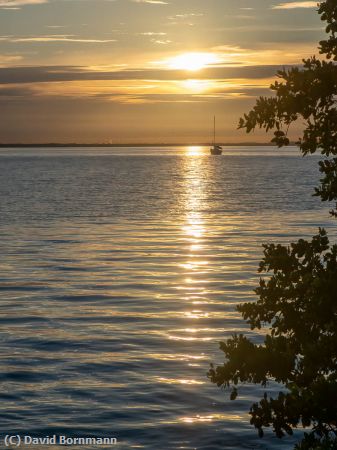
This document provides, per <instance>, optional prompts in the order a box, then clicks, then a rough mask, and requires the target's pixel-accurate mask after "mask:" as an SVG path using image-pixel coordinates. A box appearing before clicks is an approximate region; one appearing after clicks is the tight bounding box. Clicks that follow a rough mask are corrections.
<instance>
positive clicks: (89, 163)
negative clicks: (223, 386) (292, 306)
mask: <svg viewBox="0 0 337 450" xmlns="http://www.w3.org/2000/svg"><path fill="white" fill-rule="evenodd" d="M317 162H318V157H316V156H312V157H308V158H302V157H301V156H299V153H298V151H297V150H296V149H295V148H289V149H286V150H275V149H274V148H269V147H262V148H258V147H233V148H230V147H228V148H225V152H224V155H223V156H221V157H211V156H209V155H208V149H207V148H199V147H181V148H114V149H108V148H97V149H96V148H92V149H88V148H85V149H82V148H76V149H1V150H0V233H1V240H0V323H1V329H0V330H1V341H0V358H1V367H0V436H1V437H3V436H4V435H6V434H20V435H22V436H23V435H32V436H39V437H44V436H48V435H49V436H51V435H53V434H64V435H67V436H70V437H92V436H95V437H116V438H117V439H118V445H117V446H115V447H114V448H118V449H132V448H144V449H158V450H169V449H200V450H201V449H202V450H206V449H207V450H217V449H219V450H220V449H225V450H228V449H260V450H266V449H271V450H274V449H289V448H292V442H293V441H292V440H291V439H289V438H287V439H284V440H279V439H277V438H276V437H274V436H273V434H272V433H267V436H266V437H265V438H264V439H259V438H258V437H257V434H256V431H255V430H254V429H253V428H252V427H251V426H250V425H249V415H248V410H249V406H250V404H251V403H252V402H253V401H254V400H258V399H259V398H260V396H261V395H262V393H263V390H262V389H261V388H259V387H258V386H253V385H247V386H244V387H242V388H241V389H240V395H239V398H238V399H237V400H236V401H235V402H232V401H230V400H229V394H228V392H226V391H224V390H220V389H218V388H217V387H216V386H215V385H213V384H211V383H210V382H209V380H208V379H207V377H206V373H207V370H208V368H209V364H210V362H214V363H221V362H222V361H223V358H222V353H221V352H220V350H219V348H218V347H219V346H218V343H219V341H221V340H223V339H226V338H228V337H230V336H231V335H232V334H233V333H238V332H243V333H246V334H249V335H250V336H251V337H252V338H253V339H255V340H260V339H261V335H259V334H257V333H255V332H252V331H250V329H249V328H248V326H247V325H246V324H245V322H244V321H243V320H242V318H241V316H240V315H239V314H238V313H237V311H236V305H237V304H238V303H242V302H246V301H251V300H254V299H255V298H256V297H255V294H254V292H253V289H254V287H256V286H257V283H258V278H259V277H258V275H257V267H258V263H259V261H260V259H261V255H262V247H261V246H262V244H263V243H266V242H270V241H273V242H282V243H286V242H290V241H292V240H295V239H297V238H298V237H302V236H303V235H304V236H310V235H312V234H314V233H315V232H316V231H317V228H318V226H325V227H327V228H329V230H330V234H331V236H332V237H336V233H335V227H334V222H333V220H331V219H330V218H329V214H328V205H322V203H321V202H320V200H319V199H318V198H316V197H312V192H313V189H314V186H315V185H316V184H317V182H318V179H319V172H318V167H317ZM279 389H280V388H279V386H276V385H273V384H271V385H269V386H268V388H267V390H268V391H273V392H274V391H275V392H278V390H279ZM2 448H4V447H2ZM13 448H14V447H13ZM34 448H37V449H39V448H58V446H51V445H49V446H48V445H38V446H35V447H34ZM59 448H63V447H59ZM72 448H95V447H93V446H90V445H89V446H82V447H80V446H76V445H75V446H73V447H72ZM109 448H112V447H111V446H110V447H109Z"/></svg>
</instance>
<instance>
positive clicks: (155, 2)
mask: <svg viewBox="0 0 337 450" xmlns="http://www.w3.org/2000/svg"><path fill="white" fill-rule="evenodd" d="M131 1H133V2H134V3H148V4H151V5H168V4H169V3H168V2H164V1H162V0H131Z"/></svg>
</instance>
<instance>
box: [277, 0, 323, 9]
mask: <svg viewBox="0 0 337 450" xmlns="http://www.w3.org/2000/svg"><path fill="white" fill-rule="evenodd" d="M317 3H318V2H317V1H316V2H304V1H301V2H287V3H280V4H278V5H275V6H273V7H272V9H297V8H315V7H316V6H317Z"/></svg>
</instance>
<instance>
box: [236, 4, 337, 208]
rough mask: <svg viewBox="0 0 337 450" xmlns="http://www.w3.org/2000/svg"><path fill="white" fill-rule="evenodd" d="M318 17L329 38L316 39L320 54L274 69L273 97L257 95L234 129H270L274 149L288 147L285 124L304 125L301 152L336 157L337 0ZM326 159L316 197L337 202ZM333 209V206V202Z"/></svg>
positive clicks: (336, 187) (326, 5)
mask: <svg viewBox="0 0 337 450" xmlns="http://www.w3.org/2000/svg"><path fill="white" fill-rule="evenodd" d="M318 12H319V14H320V15H321V19H322V20H324V21H326V22H327V27H326V32H327V33H328V39H327V40H324V41H321V42H320V47H319V49H320V53H321V55H324V56H325V59H318V58H316V57H315V56H313V57H311V58H309V59H305V60H303V65H302V66H297V67H292V68H291V69H284V70H280V71H278V72H277V77H278V80H277V81H276V82H275V83H274V84H272V85H271V86H270V88H271V90H272V91H273V93H274V95H273V96H272V97H260V98H259V99H258V100H257V101H256V105H255V106H254V107H253V109H252V110H251V111H250V112H249V113H247V114H244V116H243V117H242V118H241V119H240V121H239V126H238V127H239V128H243V129H245V130H246V131H247V133H250V132H251V131H253V130H255V129H256V128H262V129H265V131H267V132H268V131H269V130H274V137H273V139H272V142H273V143H274V144H276V145H277V146H278V147H279V148H280V147H283V146H286V145H289V144H290V140H289V138H288V133H289V128H290V126H291V124H293V123H294V122H298V121H301V122H302V123H303V127H304V131H303V136H302V137H300V138H299V139H298V142H297V145H298V146H299V148H300V150H301V151H302V153H303V155H307V154H309V153H315V152H317V151H318V152H320V153H321V154H322V155H325V156H326V157H331V156H333V155H337V103H336V99H337V64H336V61H337V37H336V33H337V2H336V0H327V1H325V2H322V3H321V4H320V5H319V9H318ZM331 164H334V165H335V166H336V160H335V159H332V160H329V159H327V160H325V161H324V163H323V164H322V165H321V167H320V170H321V172H322V173H323V178H322V179H321V185H320V186H319V187H318V188H317V189H316V195H318V196H320V197H321V199H322V200H323V201H327V200H329V201H331V200H333V201H336V202H337V186H336V184H335V183H332V182H331V181H332V180H331V170H330V165H331ZM336 209H337V205H336ZM332 214H333V215H336V210H335V211H332Z"/></svg>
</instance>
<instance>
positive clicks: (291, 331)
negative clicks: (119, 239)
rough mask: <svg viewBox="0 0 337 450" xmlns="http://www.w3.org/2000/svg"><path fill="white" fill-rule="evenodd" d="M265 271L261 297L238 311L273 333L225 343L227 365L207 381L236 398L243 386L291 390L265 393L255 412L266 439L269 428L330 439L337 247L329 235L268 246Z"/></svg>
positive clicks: (336, 424) (335, 395)
mask: <svg viewBox="0 0 337 450" xmlns="http://www.w3.org/2000/svg"><path fill="white" fill-rule="evenodd" d="M259 271H260V272H261V273H262V272H264V273H270V274H272V275H271V276H270V277H269V278H268V279H267V280H266V279H264V278H261V280H260V285H259V287H258V288H257V289H256V291H255V292H256V293H257V294H258V296H259V299H258V300H257V301H256V302H254V303H245V304H242V305H240V306H239V307H238V310H239V311H240V312H241V314H242V315H243V317H244V319H245V320H246V321H247V322H248V323H249V324H250V326H251V329H261V328H262V327H265V326H266V325H267V324H269V327H270V330H269V333H268V334H267V335H266V336H265V339H264V343H263V344H255V343H253V342H251V341H250V340H249V339H248V338H247V337H245V336H243V335H234V336H233V337H232V338H231V339H229V340H227V341H226V342H221V344H220V348H221V350H222V351H223V352H224V354H225V358H226V362H225V363H224V364H223V365H221V366H218V367H214V366H211V369H210V371H209V373H208V376H209V378H210V379H211V381H212V382H213V383H216V384H217V385H218V386H223V387H231V388H232V394H231V398H232V399H233V400H234V399H235V398H236V396H237V394H238V390H237V385H238V384H239V383H247V382H249V383H259V384H261V385H262V386H266V385H267V383H268V381H269V380H274V381H276V382H279V383H282V384H284V385H285V387H286V390H287V391H286V392H280V393H279V395H278V397H276V398H273V397H268V395H267V394H265V395H264V397H263V398H262V399H261V401H260V402H259V403H255V404H253V405H252V407H251V410H250V414H251V424H253V425H254V426H255V427H256V428H257V429H258V432H259V435H260V436H263V428H264V427H269V426H272V427H273V430H274V432H275V433H276V435H277V436H278V437H282V436H284V435H285V434H292V433H293V428H294V427H298V426H299V425H301V426H303V427H312V428H313V432H312V433H313V436H315V435H316V439H317V436H318V438H319V441H321V440H322V439H330V434H331V433H333V434H334V433H336V432H337V370H336V369H337V339H336V338H337V276H336V274H337V245H333V246H331V245H330V244H329V240H328V237H327V234H326V232H325V230H323V229H320V230H319V233H318V234H317V235H316V236H314V237H313V239H312V240H311V241H306V240H304V239H300V240H299V241H298V242H296V243H292V244H291V245H290V246H289V247H286V246H282V245H275V244H269V245H265V246H264V258H263V260H262V262H261V263H260V269H259ZM310 436H311V435H310ZM299 448H302V447H299ZM303 448H305V447H303ZM329 448H330V447H329Z"/></svg>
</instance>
